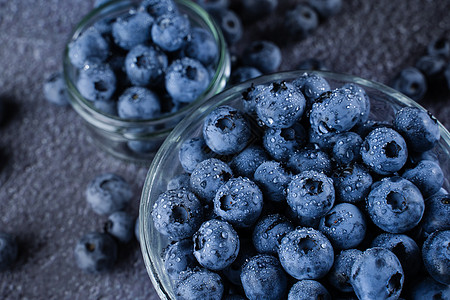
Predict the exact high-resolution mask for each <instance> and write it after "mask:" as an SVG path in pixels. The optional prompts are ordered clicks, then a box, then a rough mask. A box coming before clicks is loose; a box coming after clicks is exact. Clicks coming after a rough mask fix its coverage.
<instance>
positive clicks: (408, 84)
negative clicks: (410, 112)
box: [391, 67, 428, 100]
mask: <svg viewBox="0 0 450 300" xmlns="http://www.w3.org/2000/svg"><path fill="white" fill-rule="evenodd" d="M391 86H392V87H393V88H394V89H396V90H397V91H399V92H401V93H403V94H405V95H406V96H408V97H410V98H411V99H413V100H420V99H422V97H423V96H424V95H425V93H426V92H427V89H428V86H427V81H426V78H425V76H424V75H423V73H422V72H420V71H419V70H418V69H417V68H415V67H407V68H405V69H403V70H401V71H400V72H399V73H398V74H397V75H396V76H395V77H394V79H393V80H392V83H391Z"/></svg>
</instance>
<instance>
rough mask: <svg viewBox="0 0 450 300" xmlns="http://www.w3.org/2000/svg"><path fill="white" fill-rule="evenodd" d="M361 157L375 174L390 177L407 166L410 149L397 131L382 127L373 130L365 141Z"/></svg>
mask: <svg viewBox="0 0 450 300" xmlns="http://www.w3.org/2000/svg"><path fill="white" fill-rule="evenodd" d="M361 157H362V160H363V162H364V164H365V165H366V166H368V167H369V168H370V169H371V170H372V171H373V172H375V173H377V174H380V175H389V174H392V173H394V172H397V171H399V170H400V169H401V168H402V167H403V166H404V165H405V163H406V159H407V158H408V149H407V147H406V142H405V140H404V139H403V137H402V136H401V135H400V134H399V133H398V132H397V131H395V130H394V129H391V128H387V127H380V128H376V129H374V130H372V131H371V132H370V133H369V134H368V135H367V136H366V138H365V139H364V142H363V143H362V145H361Z"/></svg>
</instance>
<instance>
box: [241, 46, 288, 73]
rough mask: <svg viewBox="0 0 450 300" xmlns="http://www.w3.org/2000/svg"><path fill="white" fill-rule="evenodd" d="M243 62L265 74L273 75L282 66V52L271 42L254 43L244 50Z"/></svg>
mask: <svg viewBox="0 0 450 300" xmlns="http://www.w3.org/2000/svg"><path fill="white" fill-rule="evenodd" d="M242 62H243V64H245V65H248V66H251V67H255V68H257V69H258V70H260V71H261V72H263V73H273V72H275V71H276V70H278V67H279V66H280V64H281V50H280V48H279V47H278V46H277V45H276V44H275V43H273V42H271V41H265V40H258V41H254V42H252V43H251V44H250V45H249V46H248V47H247V48H246V49H245V50H244V53H243V56H242Z"/></svg>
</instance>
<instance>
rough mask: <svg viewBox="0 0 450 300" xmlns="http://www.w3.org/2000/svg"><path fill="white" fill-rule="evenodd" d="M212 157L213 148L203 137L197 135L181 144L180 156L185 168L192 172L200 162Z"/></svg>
mask: <svg viewBox="0 0 450 300" xmlns="http://www.w3.org/2000/svg"><path fill="white" fill-rule="evenodd" d="M210 157H211V149H209V148H208V146H207V145H206V143H205V140H204V139H203V137H195V138H192V139H189V140H186V141H184V142H183V143H182V144H181V147H180V151H179V152H178V158H179V160H180V164H181V166H182V167H183V169H184V170H185V171H186V172H188V173H192V172H193V171H194V169H195V167H196V166H197V164H198V163H199V162H202V161H204V160H205V159H207V158H210Z"/></svg>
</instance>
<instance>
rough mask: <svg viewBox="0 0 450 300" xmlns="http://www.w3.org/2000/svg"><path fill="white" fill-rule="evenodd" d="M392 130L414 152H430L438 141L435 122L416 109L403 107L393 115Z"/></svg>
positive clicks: (426, 113)
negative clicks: (401, 137)
mask: <svg viewBox="0 0 450 300" xmlns="http://www.w3.org/2000/svg"><path fill="white" fill-rule="evenodd" d="M394 128H395V130H397V131H398V132H399V133H400V134H401V135H403V137H404V138H405V141H406V142H407V144H408V147H409V148H410V149H411V150H413V151H416V152H424V151H427V150H430V149H432V148H433V147H434V145H436V143H437V142H438V141H439V139H440V132H439V125H438V123H437V120H436V119H435V118H434V117H433V116H432V115H431V114H429V113H428V112H426V111H424V110H422V109H420V108H417V107H404V108H402V109H401V110H399V111H398V112H397V113H396V114H395V120H394Z"/></svg>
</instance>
